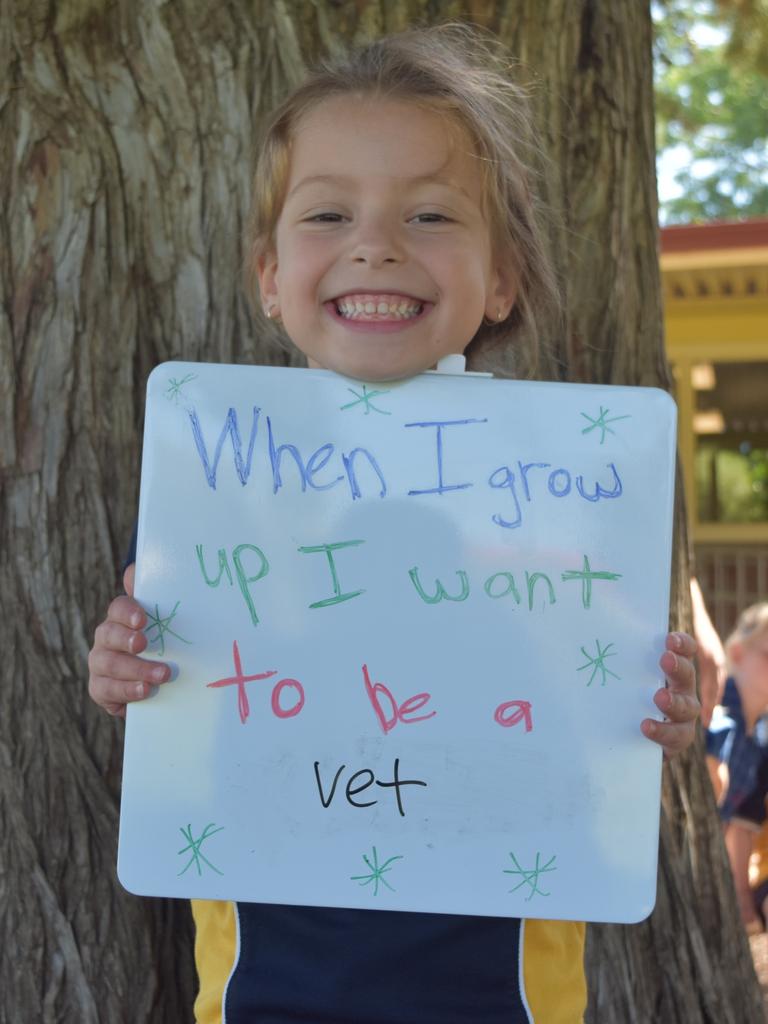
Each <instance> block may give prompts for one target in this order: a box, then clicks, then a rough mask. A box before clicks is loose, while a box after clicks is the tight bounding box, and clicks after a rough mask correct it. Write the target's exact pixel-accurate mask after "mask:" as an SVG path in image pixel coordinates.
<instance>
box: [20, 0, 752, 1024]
mask: <svg viewBox="0 0 768 1024" xmlns="http://www.w3.org/2000/svg"><path fill="white" fill-rule="evenodd" d="M467 15H469V16H470V17H471V18H473V19H474V20H476V21H478V22H480V23H481V24H484V25H486V26H487V27H489V28H491V29H493V30H494V31H496V32H497V33H498V34H499V35H500V36H501V37H502V38H503V39H504V40H505V41H506V42H507V43H508V44H509V45H510V47H511V48H512V50H513V51H514V52H515V53H517V54H518V56H519V57H520V59H521V61H522V65H521V68H520V75H521V77H522V78H523V79H524V80H528V81H530V82H531V83H532V84H533V86H534V88H535V102H536V104H537V107H538V109H539V113H540V118H541V124H542V125H543V126H544V128H545V148H546V151H547V155H548V158H549V163H548V165H547V169H546V199H547V202H548V205H549V207H550V209H551V211H552V228H551V234H552V245H553V251H554V253H555V256H556V259H557V263H558V267H559V271H560V275H561V279H562V281H563V284H564V289H565V294H566V307H565V320H566V330H565V332H555V329H554V327H553V328H552V330H551V331H550V337H548V338H547V339H546V345H545V356H544V361H543V366H542V371H541V372H542V376H544V377H548V378H551V379H563V380H579V381H610V382H613V383H630V384H655V385H660V386H662V387H666V386H668V384H669V376H668V371H667V367H666V363H665V359H664V353H663V345H662V329H661V311H660V289H659V277H658V268H657V259H656V233H655V232H656V229H655V220H656V218H655V212H656V211H655V198H654V181H653V151H652V147H653V131H652V97H651V63H650V23H649V15H648V11H647V10H646V7H645V4H644V3H641V2H639V0H630V2H627V3H610V2H608V0H603V2H599V0H505V2H490V0H474V2H472V0H470V2H466V0H465V2H464V3H455V4H454V3H451V2H448V3H437V2H435V0H432V2H425V0H397V2H387V0H380V2H378V3H375V2H369V0H354V2H353V0H304V2H301V0H271V2H268V0H221V2H220V3H218V4H215V5H214V4H210V3H207V2H205V0H174V2H163V0H113V2H110V3H108V2H106V0H59V2H55V0H0V69H2V71H1V72H0V139H2V149H0V233H1V235H0V288H1V289H2V303H1V304H0V474H2V475H1V476H0V479H2V499H1V503H0V531H1V534H0V536H1V537H2V546H1V548H0V587H1V588H2V590H1V592H2V595H3V601H4V614H3V615H2V616H0V649H1V650H2V651H3V652H4V658H3V664H2V681H1V683H0V943H1V944H2V950H3V954H2V960H1V961H0V1020H2V1021H3V1022H4V1021H9V1022H11V1021H12V1022H14V1024H15V1022H17V1021H24V1022H26V1021H30V1022H32V1021H35V1022H37V1021H40V1022H49V1021H50V1022H54V1021H55V1022H59V1021H61V1022H70V1021H71V1022H73V1024H74V1022H77V1024H83V1022H86V1024H88V1022H96V1021H109V1022H110V1024H119V1022H123V1021H124V1022H130V1024H143V1022H152V1021H157V1022H162V1024H175V1022H182V1021H188V1020H190V1019H191V1009H190V1007H191V1001H192V994H193V990H194V971H193V967H192V963H191V942H190V937H191V935H190V926H189V920H188V911H187V909H186V906H185V905H183V904H179V903H171V902H168V901H154V900H142V899H136V898H134V897H130V896H127V895H125V894H124V893H123V892H122V891H121V889H120V886H119V884H118V883H117V881H116V879H115V873H114V861H115V842H116V828H117V804H118V791H119V761H120V749H121V733H122V726H121V725H120V724H119V723H117V722H114V721H111V720H109V719H108V718H107V717H106V716H104V715H102V714H101V713H100V712H98V711H97V710H96V709H95V708H94V707H92V706H91V704H90V702H89V700H88V698H87V696H86V693H85V686H84V679H85V676H86V668H85V662H86V655H87V651H88V648H89V646H90V643H91V639H92V632H93V628H94V626H95V624H96V623H97V622H98V621H99V620H100V619H101V618H102V617H103V613H104V610H105V608H106V606H107V604H108V602H109V600H110V598H111V597H112V596H113V594H114V593H115V591H116V588H117V586H118V572H117V567H118V566H119V564H120V560H121V556H122V554H123V550H124V545H125V543H126V539H127V537H128V535H129V532H130V525H131V522H132V520H133V518H134V515H135V508H136V498H137V483H138V466H139V458H140V431H141V420H142V401H143V389H144V382H145V379H146V376H147V374H148V372H149V371H150V370H151V368H152V367H153V366H154V365H155V364H156V363H157V362H158V361H160V360H163V359H175V358H178V359H205V360H214V361H215V360H221V361H227V362H290V361H291V360H292V359H293V357H292V356H291V355H290V353H288V352H285V351H281V350H280V349H279V348H276V347H275V345H274V344H273V341H272V340H271V339H269V338H268V337H266V335H265V332H264V331H262V330H260V331H259V337H258V338H257V337H256V333H255V331H254V327H253V324H252V321H251V319H250V316H249V313H248V310H247V305H246V302H245V300H244V298H243V294H242V289H241V286H240V281H241V274H240V270H241V263H242V248H241V235H242V230H243V221H244V216H245V211H246V208H247V203H248V189H249V171H250V152H249V147H250V138H251V124H252V123H253V122H254V121H258V119H259V117H260V116H262V115H263V114H264V112H265V111H267V110H268V109H270V108H271V107H272V106H273V105H274V103H275V102H276V101H277V100H278V99H279V98H280V97H281V96H282V95H283V93H284V92H285V90H286V89H287V88H288V87H289V86H290V85H291V84H292V83H293V82H295V81H296V80H297V78H298V77H299V76H300V70H301V65H302V61H303V60H305V59H312V58H313V57H315V56H317V55H318V54H319V53H321V52H325V51H329V50H334V49H336V48H338V47H339V46H340V45H343V44H344V43H345V42H347V41H350V40H357V39H360V38H363V37H367V36H370V35H377V34H381V33H382V32H385V31H393V30H396V29H398V28H403V27H406V26H407V25H409V24H413V23H414V22H417V21H426V22H435V21H438V20H446V19H449V18H452V17H460V16H467ZM496 359H497V362H498V366H499V367H500V368H503V367H504V365H506V364H508V362H509V359H510V355H509V354H508V353H507V354H504V353H500V354H498V355H497V357H496ZM522 361H523V362H524V359H523V360H522ZM679 512H680V510H679ZM686 551H687V545H686V541H685V537H684V527H683V517H682V514H679V516H678V531H677V544H676V554H675V568H674V587H673V614H672V620H673V623H674V624H681V623H683V624H684V623H685V622H686V621H687V596H686V595H687V562H686ZM662 817H663V820H662V843H661V859H660V882H659V900H658V905H657V909H656V911H655V912H654V914H653V916H652V917H651V919H650V920H649V921H648V922H646V923H645V924H642V925H640V926H635V927H632V928H624V927H617V926H611V927H594V928H591V929H590V942H589V956H588V965H589V979H590V988H591V1008H590V1014H589V1019H590V1020H592V1021H601V1022H606V1024H613V1022H617V1021H621V1022H622V1024H623V1022H635V1021H637V1022H641V1021H642V1022H649V1024H650V1022H669V1024H677V1022H684V1024H698V1022H702V1024H703V1022H712V1024H714V1022H715V1021H717V1022H718V1024H727V1022H733V1024H745V1022H751V1021H759V1020H762V1013H761V1010H760V1004H759V996H758V992H757V987H756V984H755V981H754V977H753V972H752V968H751V962H750V959H749V953H748V947H747V944H746V941H745V939H744V936H743V934H742V931H741V928H740V926H739V923H738V920H737V915H736V910H735V904H734V899H733V894H732V891H731V887H730V882H729V878H728V875H727V871H726V864H725V859H724V854H723V849H722V843H721V839H720V832H719V826H718V823H717V818H716V814H715V811H714V807H713V803H712V798H711V794H710V792H709V788H708V785H707V780H706V778H705V774H704V770H703V764H702V756H701V749H700V747H699V748H697V749H695V750H694V751H693V752H692V753H691V754H689V755H687V756H686V757H684V758H682V759H681V761H680V763H679V764H676V765H675V766H673V767H672V768H671V769H668V770H667V772H666V779H665V785H664V807H663V816H662Z"/></svg>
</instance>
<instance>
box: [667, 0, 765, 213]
mask: <svg viewBox="0 0 768 1024" xmlns="http://www.w3.org/2000/svg"><path fill="white" fill-rule="evenodd" d="M652 9H653V15H654V22H655V26H656V38H655V67H656V125H657V129H656V130H657V138H656V143H657V150H658V152H659V154H662V153H663V152H664V151H666V150H669V149H671V148H673V147H685V149H686V150H687V151H688V160H687V163H686V165H685V166H684V167H683V168H682V169H681V170H680V171H678V172H677V173H676V175H675V178H674V180H675V182H676V184H677V185H678V186H679V187H680V188H681V189H682V195H680V196H679V197H677V198H674V199H670V200H667V201H666V202H664V203H663V204H662V208H661V216H662V220H663V221H664V223H667V224H671V223H691V222H698V221H707V220H716V219H717V220H723V219H726V220H733V219H741V218H745V217H756V216H762V215H766V214H768V0H656V2H654V3H653V8H652Z"/></svg>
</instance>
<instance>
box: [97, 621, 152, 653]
mask: <svg viewBox="0 0 768 1024" xmlns="http://www.w3.org/2000/svg"><path fill="white" fill-rule="evenodd" d="M146 646H147V638H146V636H145V635H144V633H142V631H141V630H140V629H131V628H130V626H124V625H122V624H121V623H120V622H113V621H112V620H110V619H107V620H106V622H102V623H101V624H100V625H99V626H97V627H96V633H95V635H94V641H93V647H94V650H96V649H99V648H106V649H107V650H110V651H127V652H128V653H129V654H140V653H141V652H142V651H143V650H144V649H145V647H146Z"/></svg>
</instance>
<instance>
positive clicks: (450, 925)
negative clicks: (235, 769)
mask: <svg viewBox="0 0 768 1024" xmlns="http://www.w3.org/2000/svg"><path fill="white" fill-rule="evenodd" d="M507 66H508V59H506V58H505V57H504V55H503V54H500V53H499V52H498V51H497V49H496V47H494V46H493V45H492V44H491V43H489V42H488V41H487V40H486V39H485V37H483V36H481V35H480V34H479V33H477V32H475V31H473V30H470V29H468V28H465V27H461V26H444V27H442V28H438V29H428V30H414V31H410V32H406V33H403V34H401V35H398V36H393V37H390V38H387V39H383V40H379V41H377V42H373V43H371V44H369V45H367V46H365V47H363V48H361V49H360V50H357V51H355V52H353V53H351V54H349V55H346V56H344V57H341V58H338V59H335V60H334V61H333V62H332V63H331V64H328V65H323V66H321V67H320V68H318V69H317V70H316V71H315V72H313V73H312V74H310V76H309V77H308V78H307V80H306V81H305V82H304V84H302V85H300V86H299V87H298V88H297V89H296V90H295V91H294V92H293V94H292V95H290V96H289V97H288V99H287V100H286V101H285V102H284V103H283V104H282V106H281V107H280V108H279V109H278V110H277V112H276V113H275V114H274V116H273V118H272V120H271V122H270V124H269V125H268V128H267V131H266V134H265V137H264V140H263V143H262V146H261V149H260V155H259V160H258V165H257V168H256V172H255V178H254V199H253V214H252V218H251V227H250V238H249V244H248V256H247V258H248V260H249V269H250V271H251V273H252V275H253V278H254V280H255V282H257V283H258V290H259V294H260V298H261V304H262V307H263V309H264V313H265V315H266V316H267V317H270V318H272V319H273V320H276V319H278V318H279V319H280V320H281V321H282V324H283V326H284V329H285V332H286V334H287V335H288V337H289V338H290V339H291V341H292V342H293V343H294V344H295V345H296V346H297V347H298V348H299V349H300V350H301V352H303V353H304V355H305V356H306V357H307V362H308V364H309V365H310V366H312V367H322V368H325V369H328V370H333V371H336V372H337V373H340V374H344V375H346V376H351V377H355V378H358V379H360V380H364V381H386V380H397V379H401V378H405V377H409V376H411V375H413V374H417V373H420V372H422V371H424V370H427V369H430V368H432V367H434V366H435V364H436V363H437V361H438V359H440V358H441V357H442V356H445V355H449V354H453V353H464V352H467V353H468V354H472V353H473V352H475V351H477V350H478V349H479V348H481V347H482V346H485V345H488V344H489V343H491V342H493V341H497V340H507V339H512V338H514V337H515V336H517V335H518V334H520V333H523V334H524V335H525V336H526V337H527V338H529V339H530V338H535V337H536V325H537V322H538V320H539V318H540V316H541V315H542V313H543V312H545V311H547V310H551V308H552V305H553V302H554V301H555V299H556V291H555V287H554V284H553V281H554V276H553V272H552V269H551V267H550V266H549V263H548V261H547V258H546V254H545V251H546V247H545V245H544V243H543V240H542V235H541V230H540V227H539V226H538V224H537V214H536V207H535V203H534V199H533V191H532V183H531V181H532V171H531V166H530V164H531V162H532V159H531V154H532V143H531V136H530V130H529V121H528V114H527V107H526V103H525V99H524V95H523V93H522V92H521V90H520V89H518V88H517V87H515V86H514V85H512V84H511V83H510V82H509V81H508V80H507V78H506V77H505V73H504V72H505V70H506V67H507ZM125 586H126V590H127V593H128V596H122V597H119V598H117V599H116V600H115V601H113V602H112V604H111V605H110V608H109V611H108V614H107V618H106V620H105V621H104V622H103V623H102V624H101V625H100V626H99V627H98V629H97V630H96V637H95V641H94V646H93V649H92V651H91V655H90V659H89V665H90V671H91V678H90V693H91V696H92V697H93V699H94V700H95V701H96V702H97V703H98V704H100V705H101V706H102V707H104V708H105V709H106V710H107V711H109V712H110V713H111V714H117V715H122V714H124V712H125V705H126V703H128V702H130V701H135V700H142V699H143V698H145V697H146V696H148V694H149V692H150V689H151V687H152V685H154V684H159V683H163V682H165V681H166V680H167V679H168V677H169V671H168V668H167V666H165V665H163V664H162V663H158V662H152V661H148V660H143V659H141V658H139V656H138V655H139V654H140V653H141V652H142V651H143V650H144V649H145V647H146V643H147V641H146V638H145V636H144V634H143V633H142V627H143V626H144V625H145V623H146V616H145V614H144V611H143V610H142V608H141V607H140V606H139V605H138V604H137V603H136V602H135V601H134V600H133V599H132V597H131V594H132V590H133V568H132V567H130V568H129V569H128V570H127V572H126V575H125ZM693 652H694V643H693V640H692V639H691V638H690V637H689V636H687V635H686V634H681V633H673V634H671V635H670V636H669V637H668V638H667V642H666V650H665V651H664V652H663V653H662V655H661V659H660V666H661V669H662V670H663V672H664V673H665V674H666V677H667V679H668V684H669V685H668V687H664V688H662V689H660V690H659V691H658V692H657V693H656V695H655V698H654V699H655V702H656V705H657V707H658V708H659V710H660V711H661V712H662V713H663V714H664V715H665V716H666V718H667V721H666V722H663V723H662V722H658V721H655V720H653V719H646V720H645V721H644V722H642V723H638V728H641V729H642V731H643V733H644V734H645V735H646V736H647V737H648V738H650V739H652V740H654V741H655V742H657V743H659V744H660V745H661V746H662V747H663V748H664V750H665V752H666V753H668V754H671V753H675V752H676V751H679V750H682V749H683V748H684V747H686V746H687V745H688V744H689V743H690V742H691V740H692V738H693V735H694V727H695V720H696V718H697V716H698V710H699V706H698V701H697V699H696V696H695V685H694V673H693V665H692V661H691V659H692V656H693ZM193 912H194V915H195V921H196V925H197V940H196V958H197V964H198V972H199V978H200V994H199V996H198V1000H197V1003H196V1007H195V1009H196V1018H197V1020H198V1021H199V1022H200V1024H214V1022H218V1021H221V1020H222V1013H224V1015H225V1016H224V1019H226V1021H227V1022H228V1024H240V1022H246V1021H248V1022H251V1021H253V1022H259V1024H288V1022H298V1021H306V1022H308V1024H417V1022H418V1024H470V1022H472V1024H501V1022H504V1024H523V1022H525V1024H530V1022H531V1021H534V1022H536V1024H539V1022H542V1024H576V1022H577V1021H581V1020H582V1015H583V1012H584V1006H585V1002H586V986H585V980H584V973H583V944H584V926H583V924H579V923H575V922H571V921H539V920H532V921H520V920H510V919H505V918H485V917H466V916H456V915H449V914H422V913H419V914H415V913H399V912H394V911H378V910H377V911H367V910H345V909H333V908H317V907H299V906H295V907H294V906H273V905H265V904H252V903H251V904H229V903H217V902H213V901H208V902H201V901H195V902H194V904H193Z"/></svg>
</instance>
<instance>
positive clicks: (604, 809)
mask: <svg viewBox="0 0 768 1024" xmlns="http://www.w3.org/2000/svg"><path fill="white" fill-rule="evenodd" d="M674 423H675V408H674V404H673V402H672V401H671V399H670V398H669V396H668V395H666V394H665V393H664V392H661V391H658V390H655V389H640V388H627V387H603V386H582V385H561V384H543V383H523V382H513V381H501V380H492V379H486V378H484V377H481V376H473V375H455V376H449V375H446V374H438V373H427V374H423V375H421V376H419V377H417V378H414V379H412V380H409V381H406V382H402V383H395V384H367V385H366V384H361V383H359V382H356V381H353V380H348V379H346V378H343V377H339V376H336V375H334V374H332V373H329V372H326V371H322V370H300V369H281V368H273V367H245V366H219V365H207V364H199V363H166V364H163V365H162V366H159V367H158V368H157V369H155V371H154V372H153V373H152V375H151V377H150V380H149V385H148V394H147V414H146V428H145V442H144V457H143V467H142V478H141V501H140V513H139V532H138V548H137V574H136V596H137V598H138V599H139V600H140V601H141V603H142V604H143V606H144V607H145V609H146V610H147V611H148V613H149V614H150V617H151V624H150V627H149V628H148V636H149V638H150V639H151V641H152V643H151V644H150V646H149V649H148V654H149V655H150V656H152V657H163V658H165V659H166V660H168V661H170V662H171V663H172V664H173V665H174V666H175V667H176V670H177V673H178V677H177V678H176V679H175V681H174V682H172V683H170V684H168V685H165V686H163V687H161V688H159V690H158V691H157V693H156V695H155V696H154V697H152V698H150V699H148V700H146V701H145V702H143V703H141V704H139V705H132V706H130V707H129V711H128V721H127V731H126V743H125V766H124V779H123V799H122V812H121V825H120V846H119V858H118V860H119V864H118V872H119V876H120V879H121V881H122V883H123V885H124V886H125V887H126V888H128V889H129V890H131V891H133V892H136V893H140V894H145V895H163V896H180V897H182V896H183V897H201V898H210V899H238V900H252V901H259V902H275V903H293V904H306V905H328V906H343V907H359V908H370V909H375V908H380V909H389V910H393V909H394V910H414V911H434V912H451V913H460V914H486V915H498V916H514V917H544V918H564V919H576V920H600V921H633V920H638V919H641V918H643V917H644V916H646V915H647V914H648V913H649V912H650V910H651V909H652V906H653V903H654V899H655V889H656V861H657V845H658V822H659V786H660V766H661V752H660V750H659V748H658V747H656V746H655V745H654V744H652V743H650V742H649V741H648V740H646V739H645V738H644V737H643V736H642V734H641V733H640V722H641V720H642V719H643V718H644V717H646V716H648V715H651V716H654V715H655V717H659V716H658V713H657V712H656V709H655V707H654V705H653V703H652V699H651V698H652V695H653V693H654V691H655V690H656V688H657V687H658V686H659V685H660V684H661V683H662V675H661V672H660V670H659V668H658V664H657V663H658V658H659V656H660V654H661V652H662V650H663V648H664V637H665V633H666V630H667V615H668V587H669V567H670V552H671V534H672V502H673V473H674ZM438 581H439V582H438ZM238 676H241V677H259V676H260V677H262V678H251V679H249V680H248V681H245V680H244V679H242V680H241V681H240V682H238V681H237V677H238ZM215 684H218V685H215ZM426 695H428V696H426Z"/></svg>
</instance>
